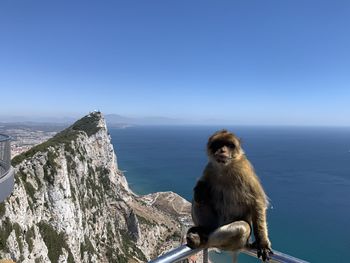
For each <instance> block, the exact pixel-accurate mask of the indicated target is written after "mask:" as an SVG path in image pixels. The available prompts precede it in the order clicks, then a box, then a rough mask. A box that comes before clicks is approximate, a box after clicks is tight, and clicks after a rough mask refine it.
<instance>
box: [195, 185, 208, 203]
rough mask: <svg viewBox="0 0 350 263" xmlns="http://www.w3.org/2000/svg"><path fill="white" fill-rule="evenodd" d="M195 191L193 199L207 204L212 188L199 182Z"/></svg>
mask: <svg viewBox="0 0 350 263" xmlns="http://www.w3.org/2000/svg"><path fill="white" fill-rule="evenodd" d="M193 190H194V194H193V198H194V201H195V202H197V203H207V202H208V201H209V200H210V186H209V184H208V183H207V182H204V181H198V182H197V185H196V186H195V188H194V189H193Z"/></svg>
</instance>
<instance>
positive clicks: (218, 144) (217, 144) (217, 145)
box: [210, 141, 236, 152]
mask: <svg viewBox="0 0 350 263" xmlns="http://www.w3.org/2000/svg"><path fill="white" fill-rule="evenodd" d="M224 146H226V147H228V148H230V149H231V150H233V149H234V148H236V145H235V144H234V143H232V142H227V141H214V142H212V144H211V145H210V149H211V150H212V151H213V152H216V151H217V150H219V149H221V148H222V147H224Z"/></svg>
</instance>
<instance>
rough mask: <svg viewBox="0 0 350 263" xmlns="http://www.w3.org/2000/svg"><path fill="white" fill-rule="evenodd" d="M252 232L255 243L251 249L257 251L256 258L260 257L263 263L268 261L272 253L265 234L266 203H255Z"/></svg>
mask: <svg viewBox="0 0 350 263" xmlns="http://www.w3.org/2000/svg"><path fill="white" fill-rule="evenodd" d="M253 210H254V211H253V214H252V216H253V218H252V221H253V230H254V236H255V242H254V243H253V247H255V248H256V249H257V251H258V258H260V256H261V257H262V259H263V261H266V260H269V254H270V253H273V252H272V249H271V242H270V240H269V238H268V234H267V223H266V203H265V202H261V201H257V203H256V208H255V209H253Z"/></svg>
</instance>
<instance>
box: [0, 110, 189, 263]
mask: <svg viewBox="0 0 350 263" xmlns="http://www.w3.org/2000/svg"><path fill="white" fill-rule="evenodd" d="M13 165H14V167H15V171H16V176H15V177H16V182H15V188H14V192H13V194H12V195H11V196H10V197H8V198H7V199H6V200H5V202H4V203H1V204H0V259H2V258H3V259H5V258H6V259H12V260H14V261H16V262H26V263H29V262H33V263H38V262H62V263H63V262H145V261H148V260H150V259H151V258H153V257H156V256H157V255H159V254H161V253H162V252H163V251H165V250H168V249H169V248H171V247H173V246H178V245H179V244H180V242H181V236H182V233H183V232H184V231H185V230H184V229H185V227H186V225H188V224H189V222H190V219H189V218H190V213H189V211H190V204H189V202H187V201H186V200H184V199H183V198H181V197H180V196H178V195H176V194H175V193H171V192H167V193H155V194H151V195H146V196H137V195H136V194H134V193H133V192H132V191H131V190H130V189H129V187H128V183H127V181H126V179H125V177H124V175H123V173H122V172H121V171H120V170H118V165H117V159H116V155H115V153H114V149H113V146H112V144H111V138H110V136H109V135H108V132H107V127H106V123H105V121H104V118H103V116H102V114H101V113H99V112H93V113H91V114H89V115H87V116H85V117H84V118H82V119H81V120H79V121H77V122H76V123H75V124H73V125H72V126H71V127H69V128H68V129H66V130H64V131H62V132H61V133H59V134H57V135H56V136H55V137H53V138H52V139H50V140H49V141H47V142H45V143H43V144H41V145H38V146H36V147H34V148H32V149H31V150H29V151H28V152H26V153H23V154H22V155H19V156H17V157H15V158H14V159H13Z"/></svg>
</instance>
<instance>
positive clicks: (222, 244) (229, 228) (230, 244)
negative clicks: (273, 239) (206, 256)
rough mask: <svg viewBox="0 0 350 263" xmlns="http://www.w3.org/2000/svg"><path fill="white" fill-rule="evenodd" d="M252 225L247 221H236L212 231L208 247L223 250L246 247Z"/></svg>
mask: <svg viewBox="0 0 350 263" xmlns="http://www.w3.org/2000/svg"><path fill="white" fill-rule="evenodd" d="M250 232H251V230H250V226H249V224H248V223H247V222H245V221H235V222H232V223H230V224H227V225H224V226H221V227H219V228H217V229H216V230H214V231H213V232H211V233H210V234H209V237H208V242H207V247H217V248H220V249H223V250H233V251H234V250H238V249H242V248H244V247H246V245H247V244H248V239H249V237H250Z"/></svg>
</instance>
